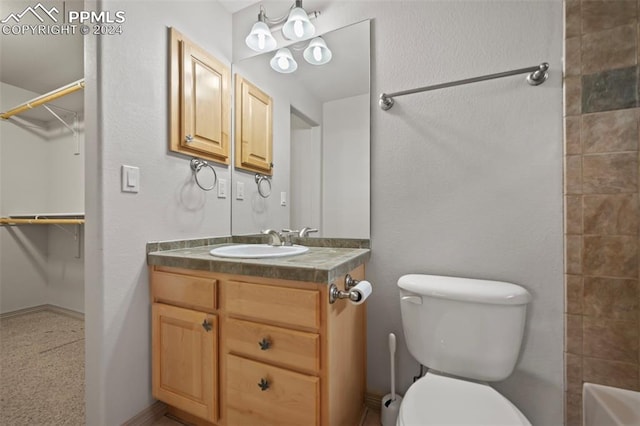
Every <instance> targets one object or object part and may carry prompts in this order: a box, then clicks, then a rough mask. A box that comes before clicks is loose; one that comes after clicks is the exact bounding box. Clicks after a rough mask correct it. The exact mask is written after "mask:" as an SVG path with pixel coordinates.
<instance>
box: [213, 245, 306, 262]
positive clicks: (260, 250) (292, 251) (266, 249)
mask: <svg viewBox="0 0 640 426" xmlns="http://www.w3.org/2000/svg"><path fill="white" fill-rule="evenodd" d="M307 251H309V247H305V246H298V245H292V246H272V245H269V244H234V245H229V246H222V247H216V248H214V249H213V250H211V251H210V252H209V253H211V254H212V255H213V256H218V257H232V258H245V259H260V258H264V257H284V256H295V255H297V254H302V253H305V252H307Z"/></svg>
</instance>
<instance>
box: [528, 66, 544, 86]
mask: <svg viewBox="0 0 640 426" xmlns="http://www.w3.org/2000/svg"><path fill="white" fill-rule="evenodd" d="M548 70H549V64H548V63H546V62H543V63H541V64H540V67H539V68H538V69H537V70H536V71H534V72H532V73H531V74H529V75H528V76H527V83H529V84H530V85H532V86H539V85H541V84H542V83H544V82H545V81H547V78H549V72H548Z"/></svg>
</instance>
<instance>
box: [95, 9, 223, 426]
mask: <svg viewBox="0 0 640 426" xmlns="http://www.w3.org/2000/svg"><path fill="white" fill-rule="evenodd" d="M98 6H100V7H101V9H103V10H111V11H116V10H123V11H125V13H126V22H125V23H124V24H123V34H122V35H118V36H103V37H99V38H97V37H89V38H88V39H87V40H86V43H87V44H86V49H87V50H86V62H85V79H87V89H86V90H85V96H87V108H86V111H85V114H86V122H87V140H91V141H92V144H91V147H89V146H88V147H87V170H88V172H87V180H86V196H87V225H86V240H87V243H86V256H87V259H86V263H87V268H86V296H85V304H86V308H87V316H86V330H87V365H86V368H87V376H86V380H87V386H86V392H87V424H91V425H116V424H121V423H122V422H124V421H125V420H127V419H129V418H131V417H132V416H134V415H135V414H136V413H138V412H139V411H140V410H142V409H144V408H145V407H147V406H148V405H149V404H150V403H151V402H152V398H151V374H150V373H151V363H150V361H151V353H150V339H151V334H150V329H151V326H150V305H149V284H148V273H147V265H146V256H145V244H146V243H147V242H148V241H152V240H168V239H186V238H196V237H203V236H211V235H228V234H229V232H230V229H229V223H230V222H229V221H230V198H229V197H227V198H226V199H219V198H217V191H211V192H204V191H202V190H200V189H199V188H197V187H196V186H195V184H194V181H193V178H192V175H191V170H190V168H189V160H190V158H189V157H185V156H181V155H175V154H170V153H169V152H168V148H167V147H168V97H167V96H168V87H169V76H168V57H169V56H168V53H169V49H168V35H169V33H168V27H171V26H174V27H176V28H177V29H178V30H179V31H181V32H182V33H183V34H185V36H187V37H188V38H189V39H191V40H193V41H194V42H195V43H197V44H198V45H200V46H201V47H202V48H204V49H205V50H207V51H209V52H210V53H212V54H213V55H214V56H216V57H217V58H218V59H219V60H221V61H222V62H224V63H227V64H229V63H230V58H231V40H230V38H229V34H230V33H231V16H230V14H229V13H228V12H227V11H226V10H224V9H223V8H222V7H221V6H220V5H219V4H218V3H217V2H203V1H162V2H152V1H135V2H130V1H102V2H100V3H99V4H98ZM87 145H89V144H87ZM123 164H127V165H131V166H137V167H139V168H140V192H139V193H138V194H130V193H122V192H120V167H121V165H123ZM90 168H91V170H96V171H97V173H96V174H95V175H94V172H93V171H89V170H90ZM216 170H217V173H218V177H219V178H224V179H227V182H228V181H229V170H228V167H226V166H217V167H216Z"/></svg>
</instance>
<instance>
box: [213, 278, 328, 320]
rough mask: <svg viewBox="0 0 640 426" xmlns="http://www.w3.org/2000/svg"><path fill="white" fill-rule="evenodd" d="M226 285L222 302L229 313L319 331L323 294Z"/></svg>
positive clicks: (244, 284) (261, 286)
mask: <svg viewBox="0 0 640 426" xmlns="http://www.w3.org/2000/svg"><path fill="white" fill-rule="evenodd" d="M224 284H225V288H224V302H223V303H224V306H225V307H226V309H227V311H228V312H229V313H230V314H236V315H242V316H246V317H251V318H256V319H258V320H266V321H273V322H278V323H281V324H285V325H293V326H300V327H308V328H313V329H316V330H317V329H319V328H320V294H319V292H318V291H316V290H301V289H297V288H287V287H275V286H270V285H262V284H251V283H246V282H240V281H231V282H227V283H224Z"/></svg>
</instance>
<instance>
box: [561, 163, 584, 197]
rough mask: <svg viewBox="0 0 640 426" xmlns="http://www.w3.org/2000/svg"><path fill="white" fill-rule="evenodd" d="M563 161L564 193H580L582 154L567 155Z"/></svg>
mask: <svg viewBox="0 0 640 426" xmlns="http://www.w3.org/2000/svg"><path fill="white" fill-rule="evenodd" d="M564 163H565V165H564V191H565V194H582V156H581V155H567V156H566V157H565V159H564Z"/></svg>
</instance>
